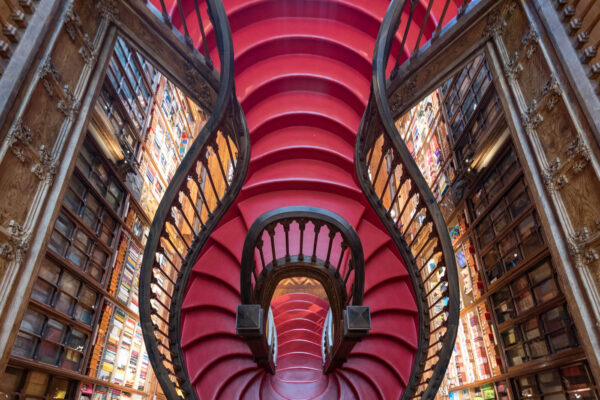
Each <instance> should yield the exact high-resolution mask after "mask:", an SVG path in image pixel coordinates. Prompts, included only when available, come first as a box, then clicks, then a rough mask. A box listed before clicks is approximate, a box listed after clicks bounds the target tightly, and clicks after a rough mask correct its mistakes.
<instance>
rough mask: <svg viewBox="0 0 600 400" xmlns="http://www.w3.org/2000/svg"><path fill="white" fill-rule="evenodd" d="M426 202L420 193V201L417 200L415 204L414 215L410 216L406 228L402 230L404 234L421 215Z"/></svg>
mask: <svg viewBox="0 0 600 400" xmlns="http://www.w3.org/2000/svg"><path fill="white" fill-rule="evenodd" d="M424 205H425V204H423V197H421V196H420V195H419V201H418V202H417V205H416V206H415V210H418V211H415V213H414V214H413V215H412V217H410V220H409V221H408V224H406V226H405V227H404V230H403V231H402V234H403V235H405V234H406V233H407V232H408V230H409V229H410V226H411V225H412V223H413V222H414V221H415V220H416V219H417V217H418V216H421V215H420V214H421V211H422V210H423V207H424Z"/></svg>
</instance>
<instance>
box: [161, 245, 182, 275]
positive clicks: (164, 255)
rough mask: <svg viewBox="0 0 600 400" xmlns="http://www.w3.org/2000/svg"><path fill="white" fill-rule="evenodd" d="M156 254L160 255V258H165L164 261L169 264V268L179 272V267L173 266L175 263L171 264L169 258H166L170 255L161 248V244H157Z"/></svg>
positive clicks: (171, 261)
mask: <svg viewBox="0 0 600 400" xmlns="http://www.w3.org/2000/svg"><path fill="white" fill-rule="evenodd" d="M157 253H158V254H160V255H161V256H163V257H164V258H165V260H167V262H168V263H169V264H171V266H172V267H173V269H174V270H175V271H177V272H179V267H178V266H177V265H175V263H174V262H173V260H171V257H169V256H167V254H170V253H169V252H168V251H167V249H165V247H164V246H163V244H162V242H159V243H158V246H157Z"/></svg>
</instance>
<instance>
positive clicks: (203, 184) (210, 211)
mask: <svg viewBox="0 0 600 400" xmlns="http://www.w3.org/2000/svg"><path fill="white" fill-rule="evenodd" d="M204 171H206V170H204ZM205 182H206V181H205V180H204V179H203V180H201V181H200V184H197V183H196V187H197V188H198V194H199V195H200V197H201V198H202V204H204V206H205V207H206V211H207V213H208V218H210V217H211V216H212V213H213V211H214V209H212V210H211V209H210V206H209V204H208V201H207V200H206V195H205V194H204V186H206V185H205ZM215 208H216V206H215ZM200 211H202V210H200Z"/></svg>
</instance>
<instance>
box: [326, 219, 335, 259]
mask: <svg viewBox="0 0 600 400" xmlns="http://www.w3.org/2000/svg"><path fill="white" fill-rule="evenodd" d="M327 229H329V245H328V246H327V257H326V258H325V266H326V267H327V266H328V264H329V258H330V257H331V247H332V246H333V239H335V235H336V234H337V232H336V231H335V230H334V229H333V226H331V225H327Z"/></svg>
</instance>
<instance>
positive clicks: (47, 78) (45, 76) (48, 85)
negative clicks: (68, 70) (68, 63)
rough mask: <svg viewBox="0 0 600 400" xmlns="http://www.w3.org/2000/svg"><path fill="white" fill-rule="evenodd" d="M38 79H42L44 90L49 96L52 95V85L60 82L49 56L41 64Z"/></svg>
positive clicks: (58, 74)
mask: <svg viewBox="0 0 600 400" xmlns="http://www.w3.org/2000/svg"><path fill="white" fill-rule="evenodd" d="M40 79H41V80H42V84H43V85H44V89H46V92H48V95H50V96H51V97H52V96H54V87H55V86H56V85H59V84H60V81H61V76H60V73H59V72H58V70H57V69H56V67H55V66H54V64H53V63H52V59H51V58H50V57H48V58H47V59H46V61H45V62H44V65H43V66H42V70H41V71H40Z"/></svg>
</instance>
